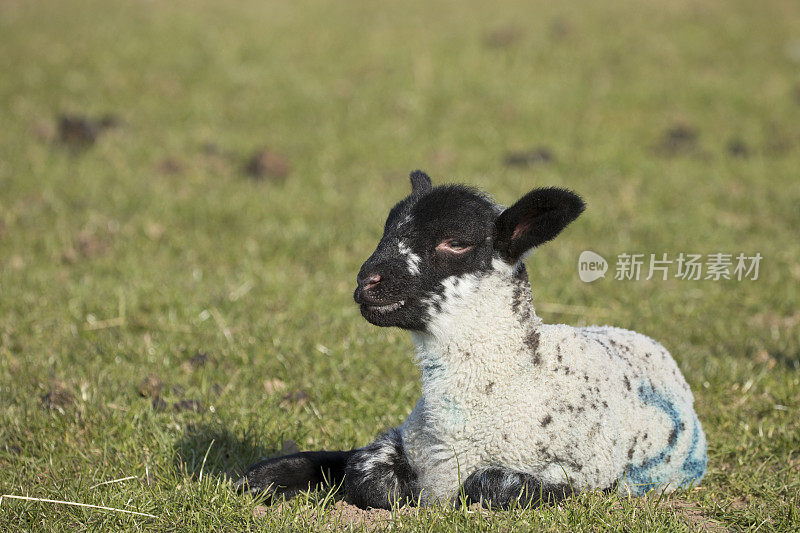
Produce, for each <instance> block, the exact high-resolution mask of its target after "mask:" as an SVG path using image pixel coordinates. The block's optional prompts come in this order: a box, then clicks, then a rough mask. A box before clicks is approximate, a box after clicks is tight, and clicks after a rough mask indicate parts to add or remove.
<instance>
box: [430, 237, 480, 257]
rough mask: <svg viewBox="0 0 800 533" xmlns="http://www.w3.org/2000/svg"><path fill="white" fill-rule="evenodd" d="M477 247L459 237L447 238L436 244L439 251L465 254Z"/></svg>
mask: <svg viewBox="0 0 800 533" xmlns="http://www.w3.org/2000/svg"><path fill="white" fill-rule="evenodd" d="M473 248H475V245H474V244H469V243H467V242H464V241H459V240H458V239H445V240H443V241H442V242H440V243H439V244H437V245H436V251H437V252H446V253H450V254H463V253H464V252H468V251H470V250H472V249H473Z"/></svg>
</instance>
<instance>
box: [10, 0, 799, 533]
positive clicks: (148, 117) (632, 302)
mask: <svg viewBox="0 0 800 533" xmlns="http://www.w3.org/2000/svg"><path fill="white" fill-rule="evenodd" d="M64 116H69V117H72V120H77V122H78V125H77V126H73V127H72V129H70V127H69V126H68V125H64V124H63V123H62V122H63V121H62V119H63V118H64ZM101 117H108V118H109V120H108V122H110V123H112V124H110V127H108V128H104V127H101V126H100V125H98V124H94V123H93V121H100V120H101ZM0 124H2V127H0V405H2V409H0V468H2V472H3V473H2V475H0V491H1V492H2V493H3V494H28V495H30V496H35V497H39V498H53V499H63V500H70V501H78V502H85V503H92V504H95V505H107V506H113V507H121V508H126V509H131V510H139V511H142V512H147V513H151V514H155V515H157V516H159V518H158V519H157V520H153V519H148V518H141V517H139V518H134V517H127V516H124V515H121V514H119V513H102V512H99V511H91V510H85V509H77V508H71V507H64V506H53V505H50V504H43V503H33V502H18V501H10V500H3V502H2V504H1V505H0V528H2V529H6V530H41V529H72V528H74V527H78V528H79V529H94V528H130V529H137V528H145V529H146V528H153V529H158V530H161V529H231V528H237V529H238V528H248V529H261V528H263V529H276V530H278V529H286V528H290V527H291V528H297V529H303V528H305V527H307V526H308V527H311V526H313V527H321V525H320V524H323V523H325V521H324V520H321V521H319V522H313V523H307V522H306V520H308V516H310V515H309V513H310V511H309V509H317V510H319V509H322V511H320V512H323V513H324V512H326V511H325V509H328V508H329V507H330V503H329V502H327V501H323V500H320V499H315V498H319V497H318V496H311V497H310V498H308V499H305V500H303V501H300V502H298V503H296V504H292V505H290V506H286V507H282V508H279V509H274V510H272V511H270V512H269V513H267V516H266V517H263V516H262V517H260V518H257V517H255V516H254V515H253V503H252V502H250V501H247V500H246V499H244V498H240V497H238V496H236V495H235V494H233V492H232V490H231V488H230V485H229V484H227V482H226V481H225V479H226V475H236V472H238V471H241V469H242V468H244V467H246V466H247V465H248V464H249V463H251V462H252V461H254V460H256V459H257V458H259V457H262V456H266V455H270V454H273V453H276V452H277V451H278V450H279V449H280V448H281V446H282V445H284V443H286V441H293V442H295V443H297V444H298V445H299V446H300V447H301V448H303V449H311V448H322V447H324V448H327V449H333V448H341V447H347V448H349V447H351V446H359V445H362V444H364V443H366V442H368V441H369V439H371V438H372V437H373V436H374V435H375V434H376V433H378V432H379V431H381V430H382V429H385V428H386V427H389V426H394V425H397V424H399V423H401V422H402V420H403V419H404V417H405V416H406V415H407V413H408V412H409V411H410V409H411V408H412V407H413V404H414V402H415V400H416V398H417V397H418V394H419V385H418V373H417V370H416V368H415V367H414V365H413V363H412V359H411V345H410V341H409V340H408V338H407V335H406V334H404V333H403V332H401V331H397V330H379V329H377V328H374V327H372V326H370V325H368V324H367V323H366V322H365V321H363V319H361V317H360V315H359V313H358V310H357V308H356V306H355V305H354V304H353V303H352V296H351V295H352V289H353V287H354V283H355V282H354V279H355V274H356V272H357V270H358V268H359V266H360V264H361V262H362V261H363V260H364V259H365V258H366V257H367V256H368V255H369V254H370V253H371V251H372V249H373V248H374V245H375V244H376V242H377V240H378V238H379V236H380V233H381V229H382V225H383V221H384V217H385V215H386V213H387V212H388V209H389V208H390V207H391V206H392V205H393V204H394V202H396V201H397V200H399V199H400V198H402V197H403V196H405V195H406V194H407V192H408V189H409V185H408V181H407V174H408V172H409V171H410V170H412V169H415V168H422V169H425V170H426V171H428V172H429V173H430V174H431V175H432V176H433V177H434V181H436V182H439V183H441V182H444V181H459V182H467V183H470V184H474V185H477V186H480V187H482V188H484V189H486V190H488V191H489V192H491V193H492V194H493V195H494V196H495V197H496V198H497V200H498V201H500V202H502V203H511V202H513V201H514V200H515V199H516V198H518V197H519V196H521V195H522V194H524V193H525V192H527V191H528V190H530V189H531V188H533V187H536V186H544V185H562V186H566V187H569V188H571V189H574V190H576V191H578V192H579V193H581V194H582V195H583V196H584V197H585V198H586V200H587V202H588V205H589V208H588V210H587V212H586V213H585V214H584V215H583V216H582V217H581V218H580V219H579V220H578V221H577V222H576V223H574V224H573V225H572V226H571V227H570V228H569V229H568V230H567V231H566V232H565V233H564V234H563V235H562V236H561V237H559V239H557V240H556V241H555V242H553V243H551V244H549V245H548V246H546V247H544V248H542V249H541V250H540V251H538V252H537V253H536V254H534V256H533V257H532V258H531V259H530V260H529V262H528V270H529V272H530V274H531V281H532V285H533V290H534V303H535V304H537V309H538V312H539V314H540V315H541V316H542V317H543V318H544V319H545V320H546V321H549V322H566V323H571V324H587V323H603V324H606V323H607V324H613V325H617V326H621V327H626V328H630V329H636V330H637V331H641V332H643V333H646V334H648V335H650V336H652V337H654V338H656V339H658V340H660V341H661V342H662V343H664V344H665V345H666V346H667V347H668V348H669V349H670V350H671V351H672V353H673V354H674V356H675V358H676V360H677V361H678V363H679V365H680V366H681V368H682V370H683V371H684V373H685V375H686V378H687V380H688V381H689V382H690V384H691V385H692V387H693V390H694V391H695V395H696V397H697V409H698V412H699V414H700V418H701V420H702V421H703V423H704V425H705V427H706V430H707V432H708V438H709V454H710V466H709V473H708V476H707V478H706V480H705V481H704V483H703V485H702V486H701V487H700V488H699V489H698V490H694V491H690V492H687V493H681V494H679V495H675V496H673V497H670V498H668V499H666V500H663V501H662V500H659V501H655V500H653V501H646V502H644V503H642V502H627V501H624V500H619V499H618V498H616V497H603V496H596V495H595V496H592V495H590V496H587V497H583V498H580V499H578V500H576V501H574V502H569V503H567V504H565V505H564V506H562V507H560V508H556V509H546V510H541V511H525V512H519V513H506V514H501V515H497V516H494V517H491V518H490V519H488V521H484V520H483V519H478V518H476V517H475V516H470V515H468V514H465V513H464V512H463V511H462V512H455V511H437V512H438V514H437V513H433V512H431V513H423V514H422V515H420V516H417V517H413V518H412V517H400V518H398V519H397V520H399V522H398V523H397V524H396V527H405V528H409V529H420V530H438V529H443V530H446V529H452V528H453V527H459V528H461V529H464V530H473V529H474V530H482V529H491V528H501V529H502V528H513V529H514V530H516V529H522V528H532V529H538V528H542V527H546V528H553V529H562V530H571V531H575V530H587V531H588V530H596V529H599V528H610V529H625V530H652V529H654V528H656V529H661V530H673V529H677V530H681V529H684V528H686V527H689V528H692V529H695V528H704V527H719V528H730V529H737V530H738V529H750V528H753V529H755V528H758V527H761V528H763V529H773V530H781V529H783V530H792V529H795V528H797V527H798V520H800V517H799V516H798V511H797V508H798V505H800V495H799V494H798V490H799V489H800V481H799V480H798V478H800V451H799V450H798V448H800V433H799V431H800V424H799V423H798V409H800V387H799V386H798V385H800V293H799V291H800V283H798V280H800V246H798V229H800V208H799V207H798V205H800V179H798V168H800V4H797V2H794V1H791V0H769V1H766V2H759V3H753V2H746V1H743V0H733V1H727V2H723V1H720V0H709V1H704V2H699V1H690V0H679V1H674V2H669V3H667V2H656V1H652V0H636V1H634V0H622V1H621V2H616V3H613V4H605V5H601V4H596V3H593V2H585V1H582V2H575V3H571V4H565V5H556V4H549V3H545V2H521V1H520V2H508V3H504V4H503V5H502V6H500V5H495V4H490V3H483V2H474V1H460V2H455V1H448V2H439V1H437V2H420V1H411V2H403V3H390V2H362V1H348V2H338V3H326V2H320V1H317V0H301V1H297V2H255V1H236V2H226V3H219V2H210V1H206V0H199V1H198V0H196V1H192V2H188V1H185V0H180V1H176V2H154V1H121V0H114V1H103V2H99V1H77V0H65V1H61V2H57V3H44V2H25V1H19V0H7V1H5V2H3V3H2V4H0ZM84 126H86V128H84ZM76 129H77V131H73V130H76ZM509 154H512V155H513V154H517V157H516V159H517V161H510V160H509V159H512V160H513V159H515V158H514V157H511V158H509ZM520 154H521V155H522V156H524V157H520V156H519V155H520ZM259 156H260V157H259ZM254 157H255V158H256V161H253V158H254ZM519 159H523V160H524V161H518V160H519ZM587 249H588V250H593V251H595V252H598V253H600V254H601V255H604V256H605V257H606V258H607V259H609V261H610V262H612V265H611V267H612V269H613V261H614V258H615V257H616V255H617V254H619V253H623V252H639V253H647V254H649V253H656V254H661V253H669V254H670V255H672V256H675V255H677V254H678V253H679V252H686V253H689V252H692V253H704V254H707V253H715V252H732V253H738V252H745V253H747V254H752V253H755V252H759V253H761V254H762V256H763V257H764V259H763V260H762V263H761V270H760V276H759V279H758V280H757V281H742V282H738V281H716V282H714V281H694V282H689V281H680V280H675V279H671V280H668V281H660V280H651V281H638V282H635V281H631V282H623V281H615V280H613V276H612V274H613V272H611V271H610V272H609V274H608V275H607V277H606V279H603V280H600V281H597V282H595V283H592V284H584V283H582V282H581V281H580V280H579V279H578V276H577V272H576V263H577V258H578V255H579V253H580V252H581V251H582V250H587ZM286 445H287V446H289V447H291V442H288V443H287V444H286ZM204 457H205V462H203V458H204ZM201 471H202V472H203V476H202V477H201V475H200V474H201ZM129 476H136V477H135V479H129V480H126V481H122V482H118V483H113V484H108V485H101V486H99V487H94V485H96V484H97V483H100V482H103V481H108V480H114V479H119V478H124V477H129ZM315 506H316V507H315ZM338 525H342V524H338Z"/></svg>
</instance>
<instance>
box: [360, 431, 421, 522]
mask: <svg viewBox="0 0 800 533" xmlns="http://www.w3.org/2000/svg"><path fill="white" fill-rule="evenodd" d="M344 490H345V494H346V495H347V500H348V501H350V503H352V504H354V505H357V506H358V507H361V508H367V507H376V508H381V509H391V508H392V506H393V505H394V504H395V503H400V504H401V505H402V504H405V503H414V502H415V501H416V499H417V496H418V495H419V487H418V484H417V474H416V472H415V471H414V469H413V468H412V467H411V465H410V464H409V462H408V459H407V457H406V454H405V450H404V449H403V439H402V437H401V435H400V433H399V432H398V431H397V430H396V429H390V430H389V431H388V432H386V433H384V434H383V435H381V436H380V437H378V438H377V439H376V440H375V442H373V443H372V444H370V445H369V446H364V447H363V448H359V449H358V450H355V451H354V452H353V455H352V456H351V457H350V458H349V459H348V461H347V468H346V469H345V476H344Z"/></svg>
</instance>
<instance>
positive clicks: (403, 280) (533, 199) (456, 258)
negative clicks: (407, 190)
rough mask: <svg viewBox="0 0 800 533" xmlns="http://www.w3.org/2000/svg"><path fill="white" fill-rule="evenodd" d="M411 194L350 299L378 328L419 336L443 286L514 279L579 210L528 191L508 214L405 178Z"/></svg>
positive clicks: (566, 194) (424, 179)
mask: <svg viewBox="0 0 800 533" xmlns="http://www.w3.org/2000/svg"><path fill="white" fill-rule="evenodd" d="M411 188H412V191H411V194H410V195H409V196H408V197H406V198H405V199H404V200H402V201H400V202H399V203H397V205H395V206H394V207H393V208H392V210H391V211H390V212H389V217H388V218H387V219H386V225H385V227H384V231H383V237H381V240H380V242H379V243H378V247H377V249H376V250H375V252H374V253H373V254H372V255H371V256H370V258H369V259H367V261H366V262H365V263H364V264H363V265H362V267H361V271H360V272H359V273H358V278H357V282H358V287H356V291H355V294H354V295H353V296H354V298H355V301H356V303H358V304H359V305H360V306H361V314H362V315H363V316H364V318H366V319H367V320H368V321H370V322H371V323H373V324H375V325H377V326H398V327H401V328H405V329H411V330H418V331H423V330H425V329H426V323H427V321H428V320H429V319H430V317H431V313H432V312H434V311H433V308H434V305H433V304H434V303H435V301H436V297H437V295H441V294H442V293H443V291H444V289H445V286H446V284H447V283H452V282H453V281H455V280H458V279H460V278H463V277H466V276H470V275H472V276H480V275H482V274H488V273H491V272H492V271H502V272H507V273H508V274H509V275H512V274H513V272H514V271H515V270H516V267H517V266H518V265H519V264H520V262H521V261H522V260H523V258H524V256H525V254H526V252H528V251H530V250H531V249H532V248H533V247H535V246H538V245H540V244H542V243H544V242H547V241H549V240H550V239H552V238H553V237H555V236H556V235H558V233H559V232H560V231H561V230H562V229H564V227H566V226H567V224H569V223H570V222H572V221H573V220H574V219H575V218H576V217H577V216H578V215H580V213H581V212H582V211H583V209H584V203H583V201H582V200H581V199H580V197H578V196H577V195H576V194H574V193H572V192H570V191H567V190H564V189H557V188H546V189H534V190H533V191H531V192H529V193H528V194H526V195H525V196H523V197H522V198H521V199H520V200H519V201H517V202H516V203H515V204H514V205H512V206H511V207H509V208H508V209H504V208H503V207H501V206H498V205H497V204H495V203H494V202H493V201H492V200H491V199H489V198H488V197H487V196H485V195H484V194H482V193H480V192H479V191H477V190H475V189H472V188H470V187H466V186H463V185H442V186H438V187H433V186H432V184H431V179H430V178H429V177H428V176H427V175H426V174H425V173H423V172H421V171H415V172H412V173H411Z"/></svg>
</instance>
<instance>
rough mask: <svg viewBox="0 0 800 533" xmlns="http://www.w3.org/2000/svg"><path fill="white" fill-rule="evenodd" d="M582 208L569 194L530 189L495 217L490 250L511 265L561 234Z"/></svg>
mask: <svg viewBox="0 0 800 533" xmlns="http://www.w3.org/2000/svg"><path fill="white" fill-rule="evenodd" d="M585 208H586V204H585V203H584V202H583V200H581V197H580V196H578V195H577V194H575V193H574V192H572V191H568V190H566V189H559V188H557V187H548V188H546V189H534V190H532V191H531V192H529V193H528V194H526V195H525V196H523V197H522V198H520V199H519V200H518V201H517V203H515V204H514V205H512V206H511V207H509V208H508V209H506V210H505V211H503V212H502V213H500V216H499V217H497V220H496V221H495V224H494V248H495V250H496V251H497V252H498V253H499V254H500V257H501V258H502V259H503V260H504V261H506V262H508V263H510V264H515V263H516V262H517V261H519V260H520V259H521V258H522V256H523V255H524V254H525V253H526V252H527V251H528V250H530V249H531V248H533V247H534V246H539V245H540V244H543V243H545V242H547V241H549V240H551V239H553V238H554V237H555V236H556V235H558V234H559V233H561V230H563V229H564V228H566V227H567V225H568V224H569V223H570V222H572V221H573V220H575V219H576V218H578V215H580V214H581V213H582V212H583V210H584V209H585Z"/></svg>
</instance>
